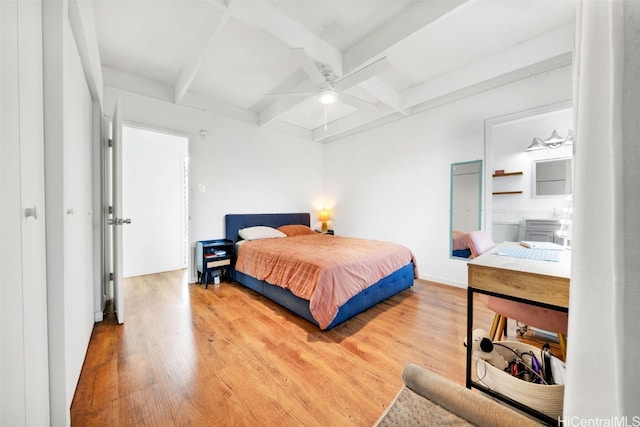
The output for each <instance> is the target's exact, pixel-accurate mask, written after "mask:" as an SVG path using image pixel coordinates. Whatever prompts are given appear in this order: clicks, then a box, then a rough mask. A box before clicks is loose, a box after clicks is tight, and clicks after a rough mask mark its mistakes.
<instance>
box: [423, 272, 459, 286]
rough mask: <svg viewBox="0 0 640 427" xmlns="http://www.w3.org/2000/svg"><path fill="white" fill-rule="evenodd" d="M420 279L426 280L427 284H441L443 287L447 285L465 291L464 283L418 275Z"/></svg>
mask: <svg viewBox="0 0 640 427" xmlns="http://www.w3.org/2000/svg"><path fill="white" fill-rule="evenodd" d="M420 279H422V280H428V281H429V282H436V283H441V284H443V285H449V286H453V287H456V288H462V289H467V283H466V282H458V281H456V280H450V279H446V278H444V277H437V276H431V275H422V274H421V275H420Z"/></svg>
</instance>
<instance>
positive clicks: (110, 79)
mask: <svg viewBox="0 0 640 427" xmlns="http://www.w3.org/2000/svg"><path fill="white" fill-rule="evenodd" d="M102 74H103V76H104V84H105V86H108V87H111V88H113V89H116V90H123V91H126V92H130V93H135V94H138V95H142V96H146V97H149V98H153V99H157V100H160V101H164V102H169V103H173V86H171V85H167V84H164V83H159V82H155V81H151V80H149V79H147V78H145V77H140V76H136V75H134V74H130V73H127V72H124V71H120V70H116V69H113V68H109V67H102ZM179 105H180V106H181V107H185V108H187V107H189V108H194V109H196V110H199V111H207V112H209V113H212V114H217V115H220V116H224V117H229V118H232V119H235V120H239V121H242V122H245V123H250V124H252V125H255V124H256V123H257V121H258V118H257V114H256V113H254V112H253V111H249V110H245V109H243V108H238V107H235V106H233V105H229V104H226V103H224V102H220V101H216V100H214V99H212V98H206V97H203V96H199V95H195V94H193V93H187V94H186V95H185V96H184V98H183V99H182V102H181V103H180V104H179Z"/></svg>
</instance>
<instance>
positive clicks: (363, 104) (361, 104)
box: [338, 92, 380, 111]
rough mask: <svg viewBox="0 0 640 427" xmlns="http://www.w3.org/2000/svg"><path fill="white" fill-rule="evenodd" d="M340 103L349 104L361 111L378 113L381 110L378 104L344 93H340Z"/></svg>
mask: <svg viewBox="0 0 640 427" xmlns="http://www.w3.org/2000/svg"><path fill="white" fill-rule="evenodd" d="M338 101H340V102H343V103H345V104H349V105H351V106H353V107H356V108H359V109H361V110H367V111H377V110H378V109H379V108H380V106H379V105H378V104H374V103H372V102H369V101H365V100H364V99H360V98H358V97H357V96H353V95H349V94H348V93H344V92H340V93H339V94H338Z"/></svg>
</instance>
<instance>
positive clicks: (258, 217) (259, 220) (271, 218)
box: [224, 213, 311, 242]
mask: <svg viewBox="0 0 640 427" xmlns="http://www.w3.org/2000/svg"><path fill="white" fill-rule="evenodd" d="M224 224H225V233H226V236H227V239H229V240H232V241H234V242H236V241H238V230H240V229H242V228H245V227H253V226H255V225H265V226H268V227H273V228H278V227H280V226H281V225H289V224H302V225H306V226H310V225H311V215H310V214H308V213H276V214H227V215H225V216H224Z"/></svg>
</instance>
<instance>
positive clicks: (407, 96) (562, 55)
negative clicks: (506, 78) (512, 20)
mask: <svg viewBox="0 0 640 427" xmlns="http://www.w3.org/2000/svg"><path fill="white" fill-rule="evenodd" d="M573 34H574V32H573V26H572V25H571V24H567V25H564V26H562V27H559V28H557V29H556V30H554V31H551V32H548V33H545V34H543V35H541V36H539V37H536V38H534V39H531V40H528V41H525V42H523V43H519V44H517V45H515V46H513V47H511V48H509V49H506V50H502V51H500V52H498V53H496V54H494V55H491V56H489V57H486V58H484V59H482V60H480V61H477V62H475V63H473V64H470V65H468V66H465V67H461V68H458V69H457V70H453V71H451V72H449V73H446V74H444V75H441V76H438V77H436V78H434V79H431V80H429V81H426V82H423V83H420V84H418V85H415V86H412V87H410V88H408V89H406V90H404V91H403V92H402V93H401V95H400V108H401V109H409V108H411V107H413V106H415V105H418V104H421V103H424V102H427V101H430V100H432V99H436V98H439V97H441V96H444V95H446V94H450V93H454V92H457V91H459V90H462V89H464V88H467V87H473V86H475V85H478V84H480V83H482V82H485V81H490V80H492V79H495V78H496V77H499V76H501V75H508V74H509V73H511V72H515V71H518V70H530V71H529V72H530V73H534V72H540V71H537V70H539V69H541V68H540V67H541V66H542V67H546V68H549V67H554V66H561V65H563V64H566V63H567V61H568V63H570V62H571V52H572V50H573ZM548 61H551V63H549V64H547V62H548ZM539 64H542V65H539ZM545 64H546V65H545Z"/></svg>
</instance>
